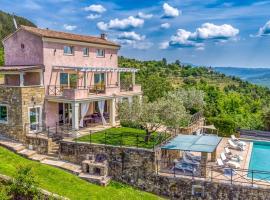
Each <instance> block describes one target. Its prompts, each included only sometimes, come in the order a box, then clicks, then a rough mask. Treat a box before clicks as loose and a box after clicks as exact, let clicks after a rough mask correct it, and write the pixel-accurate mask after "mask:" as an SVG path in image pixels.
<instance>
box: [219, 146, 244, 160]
mask: <svg viewBox="0 0 270 200" xmlns="http://www.w3.org/2000/svg"><path fill="white" fill-rule="evenodd" d="M224 150H225V155H226V156H227V157H229V158H230V159H231V160H237V161H238V162H239V161H242V160H244V159H243V157H242V156H240V155H238V154H235V155H234V154H232V152H231V151H230V149H229V148H227V147H225V148H224Z"/></svg>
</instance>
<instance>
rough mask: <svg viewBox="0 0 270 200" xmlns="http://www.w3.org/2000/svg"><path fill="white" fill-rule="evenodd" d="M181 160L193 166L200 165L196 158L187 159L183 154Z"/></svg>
mask: <svg viewBox="0 0 270 200" xmlns="http://www.w3.org/2000/svg"><path fill="white" fill-rule="evenodd" d="M182 161H183V162H184V163H187V164H190V165H193V166H196V167H197V166H199V165H200V162H198V161H196V160H191V159H188V158H187V157H186V155H185V154H184V155H183V159H182Z"/></svg>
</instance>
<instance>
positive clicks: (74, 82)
mask: <svg viewBox="0 0 270 200" xmlns="http://www.w3.org/2000/svg"><path fill="white" fill-rule="evenodd" d="M2 42H3V45H4V49H5V66H2V67H1V68H0V73H1V85H0V130H1V131H2V133H3V134H7V135H9V136H11V137H13V138H16V139H23V138H24V137H25V135H26V134H27V133H29V132H30V133H31V132H33V133H35V132H37V131H40V130H41V129H44V128H45V129H46V127H55V126H56V124H58V125H59V124H60V125H66V124H69V125H70V127H72V129H73V130H78V129H80V128H82V127H86V126H95V124H104V125H105V124H110V125H112V126H114V125H115V124H116V119H117V103H118V102H119V101H121V99H123V98H126V99H128V100H129V101H131V100H132V98H133V97H134V96H139V97H140V96H141V95H142V92H141V87H140V85H137V84H136V83H135V73H136V72H137V69H133V68H120V67H118V50H119V49H120V46H119V45H118V44H116V43H114V42H111V41H108V40H107V39H106V38H105V35H104V34H101V36H100V37H92V36H84V35H76V34H71V33H64V32H58V31H52V30H48V29H39V28H34V27H28V26H21V27H20V28H19V29H17V30H16V31H15V32H14V33H13V34H11V35H9V36H7V37H6V38H4V40H3V41H2ZM123 75H126V76H127V77H129V79H127V78H126V79H125V80H126V81H125V82H123V80H122V79H121V76H123ZM127 80H128V81H127Z"/></svg>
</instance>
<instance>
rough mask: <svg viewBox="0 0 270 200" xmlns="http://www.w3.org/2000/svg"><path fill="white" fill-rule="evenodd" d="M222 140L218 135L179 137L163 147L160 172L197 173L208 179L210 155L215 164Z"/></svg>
mask: <svg viewBox="0 0 270 200" xmlns="http://www.w3.org/2000/svg"><path fill="white" fill-rule="evenodd" d="M221 140H222V138H221V137H218V136H216V135H178V136H176V137H175V138H173V139H172V140H171V141H170V142H168V143H167V144H165V145H163V146H162V147H161V162H162V163H160V166H161V167H160V170H162V171H164V169H165V170H169V171H170V170H172V169H173V170H175V169H177V170H182V171H184V172H185V171H189V172H191V173H193V172H195V171H196V175H198V176H202V177H206V175H207V162H208V154H210V155H211V162H214V161H215V160H216V156H217V147H218V145H219V143H220V142H221ZM191 152H193V153H194V154H192V153H191ZM190 157H191V159H190ZM193 167H194V168H193Z"/></svg>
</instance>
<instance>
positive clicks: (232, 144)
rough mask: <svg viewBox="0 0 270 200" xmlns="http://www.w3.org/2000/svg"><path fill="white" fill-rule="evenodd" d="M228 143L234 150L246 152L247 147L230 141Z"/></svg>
mask: <svg viewBox="0 0 270 200" xmlns="http://www.w3.org/2000/svg"><path fill="white" fill-rule="evenodd" d="M228 143H229V147H230V148H232V149H237V150H241V151H244V150H245V146H243V145H239V144H238V143H235V142H233V141H232V140H228Z"/></svg>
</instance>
